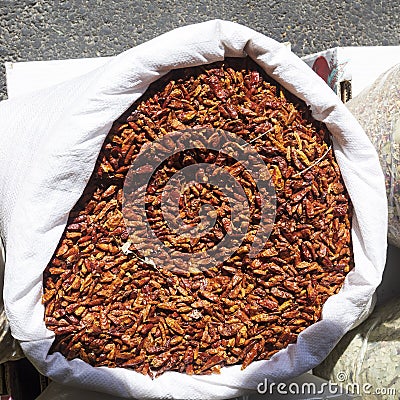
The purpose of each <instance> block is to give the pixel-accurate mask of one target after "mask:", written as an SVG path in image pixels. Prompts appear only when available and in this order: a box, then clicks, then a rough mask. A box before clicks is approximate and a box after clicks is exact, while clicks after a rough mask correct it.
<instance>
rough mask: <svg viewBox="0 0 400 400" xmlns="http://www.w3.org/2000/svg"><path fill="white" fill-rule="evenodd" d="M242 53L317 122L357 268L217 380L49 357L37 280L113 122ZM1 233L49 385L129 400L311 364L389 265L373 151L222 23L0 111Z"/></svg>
mask: <svg viewBox="0 0 400 400" xmlns="http://www.w3.org/2000/svg"><path fill="white" fill-rule="evenodd" d="M245 55H249V56H250V57H251V58H252V59H253V60H255V61H256V62H257V63H258V64H259V65H260V66H261V67H262V68H263V69H264V70H265V71H266V72H267V74H269V75H270V76H271V77H273V78H274V79H275V80H276V81H278V82H279V83H280V84H282V85H283V86H284V87H286V89H288V90H289V91H290V92H292V93H293V94H295V95H296V96H298V97H299V98H300V99H303V100H304V101H306V103H307V104H309V105H310V106H311V109H312V112H313V116H314V117H315V118H316V119H318V120H321V121H323V122H325V124H326V125H327V127H328V129H329V130H330V132H331V133H332V135H333V143H334V150H335V155H336V158H337V161H338V163H339V166H340V168H341V171H342V174H343V178H344V181H345V183H346V186H347V189H348V191H349V194H350V197H351V199H352V201H353V205H354V217H353V229H352V237H353V249H354V257H355V269H354V270H353V271H351V272H350V273H349V274H348V276H347V278H346V281H345V284H344V286H343V288H342V289H341V291H340V293H339V294H337V295H335V296H333V297H331V298H330V299H329V300H328V301H327V302H326V304H325V305H324V308H323V318H322V320H321V321H319V322H318V323H316V324H314V325H312V326H311V327H309V328H307V329H306V330H305V331H303V332H302V333H301V334H300V335H299V337H298V340H297V343H296V344H292V345H289V346H288V348H286V349H284V350H282V351H280V352H279V353H277V354H276V355H275V356H274V357H273V358H272V359H270V360H267V361H258V362H254V363H252V364H251V365H250V366H249V367H248V368H246V369H245V370H244V371H241V370H240V366H230V367H226V368H223V369H222V371H221V374H220V375H209V376H188V375H185V374H179V373H177V372H167V373H165V374H163V375H162V376H160V377H159V378H157V379H154V380H151V379H150V377H148V376H143V375H141V374H139V373H136V372H133V371H131V370H128V369H121V368H115V369H111V368H106V367H101V368H94V367H91V366H90V365H88V364H86V363H84V362H83V361H81V360H77V359H76V360H72V361H67V360H66V359H65V358H64V357H63V356H62V355H61V354H59V353H56V354H52V355H48V351H49V348H50V346H51V344H52V342H53V339H54V334H53V332H51V331H50V330H48V329H46V327H45V324H44V321H43V315H44V307H43V305H42V304H41V294H42V272H43V270H44V268H45V267H46V265H47V264H48V262H49V260H50V258H51V256H52V254H53V252H54V250H55V248H56V246H57V244H58V242H59V239H60V237H61V235H62V233H63V230H64V228H65V225H66V222H67V218H68V214H69V212H70V210H71V209H72V207H73V206H74V204H75V203H76V201H77V200H78V198H79V197H80V195H81V194H82V192H83V190H84V188H85V185H86V183H87V182H88V180H89V177H90V175H91V173H92V171H93V168H94V165H95V161H96V158H97V156H98V153H99V151H100V148H101V146H102V143H103V141H104V139H105V137H106V135H107V133H108V131H109V129H110V127H111V125H112V122H113V121H114V120H115V119H116V118H117V117H118V116H119V115H121V114H122V113H123V112H124V111H125V110H126V109H127V108H128V107H129V106H130V105H131V104H132V103H133V102H134V101H135V100H136V99H138V98H139V97H140V96H141V95H142V94H143V93H144V92H145V91H146V89H147V87H148V86H149V85H150V84H151V83H152V82H154V81H155V80H157V79H158V78H160V77H161V76H163V75H165V74H166V73H167V72H168V71H170V70H171V69H174V68H181V67H190V66H195V65H199V64H206V63H211V62H215V61H220V60H223V58H224V57H244V56H245ZM0 127H1V128H0V129H1V131H0V140H1V146H0V223H1V225H0V228H1V231H0V233H1V235H2V237H3V240H4V242H5V247H6V255H7V261H6V273H5V291H4V300H5V305H6V312H7V317H8V319H9V322H10V326H11V330H12V334H13V335H14V337H15V338H17V339H18V340H19V341H20V343H21V346H22V348H23V350H24V352H25V354H26V355H27V357H28V358H29V359H30V360H31V361H32V362H33V363H34V365H35V366H36V367H37V368H38V369H39V371H41V372H42V373H43V374H45V375H47V376H49V377H50V378H51V379H53V380H55V381H57V382H61V383H63V384H67V385H73V386H76V387H82V388H86V389H88V390H95V391H99V392H105V393H109V394H113V395H115V396H121V397H126V398H140V399H150V398H178V399H205V398H207V399H224V398H229V397H234V396H238V395H240V394H242V393H243V392H244V391H245V390H246V389H255V388H257V385H258V384H259V383H260V382H264V379H265V378H267V379H268V380H275V381H277V380H283V379H288V378H290V377H293V376H297V375H299V374H301V373H303V372H305V371H307V370H309V369H311V368H313V367H314V366H316V365H317V364H319V363H320V362H321V361H322V360H323V359H324V358H325V357H326V355H327V354H328V353H329V351H330V350H331V349H332V348H333V347H334V345H335V344H336V343H337V341H338V340H339V339H340V338H341V337H342V336H343V334H344V333H345V332H346V331H347V330H349V329H350V328H351V327H352V326H354V325H355V324H357V323H359V322H360V321H361V320H362V319H363V318H364V317H365V316H366V315H367V314H368V312H369V311H370V308H371V307H370V306H371V298H372V294H373V293H374V291H375V289H376V287H377V285H378V284H379V282H380V280H381V276H382V271H383V268H384V264H385V256H386V231H387V203H386V196H385V185H384V178H383V174H382V171H381V168H380V165H379V161H378V157H377V154H376V152H375V150H374V148H373V146H372V145H371V143H370V142H369V140H368V138H367V137H366V135H365V133H364V131H363V130H362V128H361V127H360V126H359V124H358V123H357V122H356V120H355V119H354V117H353V116H352V115H351V114H350V112H349V111H348V110H347V109H346V107H345V106H344V105H343V104H342V103H341V102H340V100H339V99H338V98H337V97H336V95H335V94H334V93H333V92H332V91H331V90H330V89H329V87H328V86H327V85H326V84H325V83H324V82H323V81H322V79H320V78H319V77H318V76H317V75H316V74H315V73H314V72H313V71H312V70H311V69H310V68H309V67H307V65H306V64H304V63H303V62H302V61H301V60H300V59H299V58H298V57H297V56H295V55H294V54H293V53H291V52H290V51H289V50H288V49H287V48H286V47H285V46H284V45H282V44H279V43H277V42H276V41H274V40H272V39H270V38H268V37H265V36H263V35H261V34H259V33H257V32H255V31H253V30H251V29H249V28H247V27H244V26H241V25H237V24H235V23H231V22H226V21H220V20H215V21H209V22H205V23H201V24H198V25H192V26H186V27H182V28H179V29H176V30H174V31H171V32H169V33H167V34H164V35H162V36H160V37H158V38H156V39H153V40H151V41H149V42H146V43H144V44H142V45H140V46H137V47H135V48H133V49H130V50H128V51H126V52H124V53H122V54H120V55H119V56H117V57H115V58H113V59H111V60H110V61H109V62H108V63H107V64H105V65H104V66H102V67H100V68H98V69H96V70H95V71H93V72H91V73H89V74H86V75H83V76H81V77H79V78H76V79H74V80H71V81H68V82H65V83H62V84H59V85H57V86H54V87H52V88H51V89H43V90H41V91H38V92H36V93H34V94H31V95H29V96H28V97H20V98H16V99H14V100H8V101H4V102H2V103H0Z"/></svg>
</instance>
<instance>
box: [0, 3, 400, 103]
mask: <svg viewBox="0 0 400 400" xmlns="http://www.w3.org/2000/svg"><path fill="white" fill-rule="evenodd" d="M215 18H220V19H225V20H230V21H234V22H238V23H241V24H243V25H247V26H249V27H251V28H253V29H255V30H257V31H259V32H262V33H264V34H265V35H268V36H270V37H272V38H274V39H276V40H279V41H290V42H291V44H292V49H293V51H294V52H295V53H296V54H297V55H299V56H303V55H306V54H311V53H313V52H316V51H320V50H324V49H326V48H329V47H334V46H353V45H354V46H370V45H399V44H400V43H399V41H400V2H398V1H397V0H387V1H382V0H380V1H379V0H378V1H377V0H367V1H361V0H354V1H353V0H346V1H330V0H321V1H310V0H303V1H299V0H287V1H272V0H270V1H268V0H264V1H252V0H249V1H234V0H218V1H216V0H213V1H210V0H206V1H201V0H200V1H189V0H175V1H174V0H164V1H160V0H150V1H149V0H144V1H143V0H139V1H128V0H123V1H115V0H108V1H103V0H96V1H95V0H87V1H83V0H73V1H59V0H55V1H46V0H38V1H35V0H25V1H13V0H5V1H1V0H0V64H1V71H0V99H5V98H6V88H5V74H4V65H3V63H4V62H5V61H34V60H51V59H65V58H79V57H96V56H109V55H116V54H118V53H120V52H122V51H124V50H126V49H128V48H130V47H133V46H135V45H137V44H140V43H143V42H145V41H147V40H149V39H151V38H153V37H155V36H158V35H160V34H162V33H164V32H167V31H169V30H171V29H174V28H176V27H179V26H182V25H188V24H193V23H196V22H203V21H207V20H210V19H215Z"/></svg>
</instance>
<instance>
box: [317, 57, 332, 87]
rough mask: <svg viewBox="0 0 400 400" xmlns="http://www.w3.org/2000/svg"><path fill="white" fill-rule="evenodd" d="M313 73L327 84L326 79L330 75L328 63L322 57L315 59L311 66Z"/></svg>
mask: <svg viewBox="0 0 400 400" xmlns="http://www.w3.org/2000/svg"><path fill="white" fill-rule="evenodd" d="M312 69H313V71H315V72H316V73H317V74H318V75H319V76H320V77H321V78H322V79H323V80H324V81H325V82H326V83H328V77H329V75H330V73H331V69H330V68H329V64H328V61H326V58H325V57H323V56H320V57H318V58H316V59H315V61H314V64H313V66H312Z"/></svg>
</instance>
